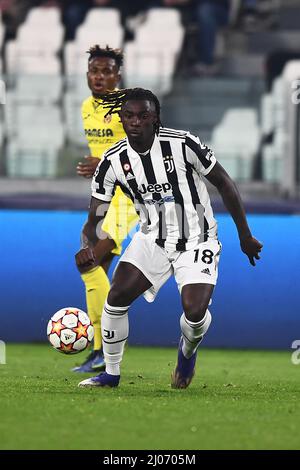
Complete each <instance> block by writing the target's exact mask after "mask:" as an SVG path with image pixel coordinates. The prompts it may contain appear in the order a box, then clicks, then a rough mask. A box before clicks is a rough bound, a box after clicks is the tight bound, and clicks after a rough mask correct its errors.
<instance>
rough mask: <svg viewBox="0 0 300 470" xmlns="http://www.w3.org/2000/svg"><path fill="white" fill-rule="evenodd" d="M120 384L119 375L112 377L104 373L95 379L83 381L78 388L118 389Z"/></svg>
mask: <svg viewBox="0 0 300 470" xmlns="http://www.w3.org/2000/svg"><path fill="white" fill-rule="evenodd" d="M119 382H120V376H119V375H111V374H107V373H106V372H102V373H101V374H99V375H96V376H95V377H90V378H89V379H85V380H82V382H79V384H78V387H110V388H112V387H117V386H118V385H119Z"/></svg>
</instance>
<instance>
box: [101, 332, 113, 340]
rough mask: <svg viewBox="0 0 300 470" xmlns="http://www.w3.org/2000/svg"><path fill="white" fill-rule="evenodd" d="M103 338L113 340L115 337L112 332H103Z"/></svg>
mask: <svg viewBox="0 0 300 470" xmlns="http://www.w3.org/2000/svg"><path fill="white" fill-rule="evenodd" d="M103 336H104V338H106V339H113V338H114V337H115V332H114V331H113V330H111V331H110V330H103Z"/></svg>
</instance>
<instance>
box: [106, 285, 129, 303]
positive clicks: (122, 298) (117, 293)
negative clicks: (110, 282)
mask: <svg viewBox="0 0 300 470" xmlns="http://www.w3.org/2000/svg"><path fill="white" fill-rule="evenodd" d="M107 303H108V304H109V305H111V306H114V307H122V306H126V305H129V304H130V302H129V299H128V295H127V294H126V291H125V290H124V289H122V288H121V287H119V286H112V288H111V289H110V291H109V294H108V297H107Z"/></svg>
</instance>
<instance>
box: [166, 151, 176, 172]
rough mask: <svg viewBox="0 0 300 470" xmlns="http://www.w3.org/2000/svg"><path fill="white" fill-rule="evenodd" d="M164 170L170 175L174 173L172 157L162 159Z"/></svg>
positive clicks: (167, 156)
mask: <svg viewBox="0 0 300 470" xmlns="http://www.w3.org/2000/svg"><path fill="white" fill-rule="evenodd" d="M163 159H164V164H165V169H166V172H167V173H172V172H173V171H174V160H173V157H172V155H166V156H165V157H163Z"/></svg>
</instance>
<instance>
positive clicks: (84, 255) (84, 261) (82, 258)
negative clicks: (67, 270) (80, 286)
mask: <svg viewBox="0 0 300 470" xmlns="http://www.w3.org/2000/svg"><path fill="white" fill-rule="evenodd" d="M75 262H76V265H77V268H78V270H79V272H81V273H84V272H86V271H89V270H90V269H91V267H93V266H94V264H95V255H94V252H93V250H92V249H91V248H82V249H81V250H80V251H78V253H76V255H75Z"/></svg>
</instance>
